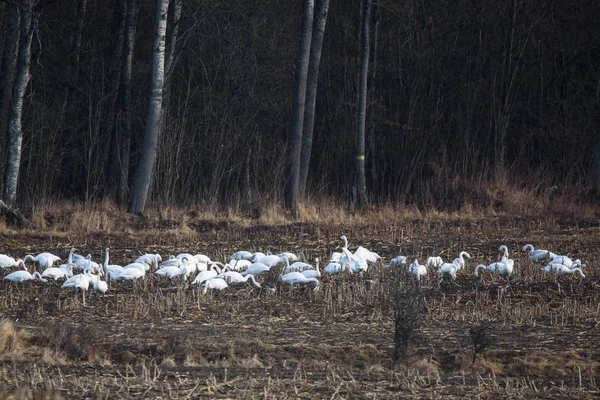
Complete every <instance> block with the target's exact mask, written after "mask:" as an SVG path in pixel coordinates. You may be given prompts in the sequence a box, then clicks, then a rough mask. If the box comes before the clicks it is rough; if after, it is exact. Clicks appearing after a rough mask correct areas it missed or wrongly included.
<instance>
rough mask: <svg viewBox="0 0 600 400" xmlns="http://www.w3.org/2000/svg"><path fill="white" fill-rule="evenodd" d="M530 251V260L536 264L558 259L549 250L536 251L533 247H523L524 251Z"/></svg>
mask: <svg viewBox="0 0 600 400" xmlns="http://www.w3.org/2000/svg"><path fill="white" fill-rule="evenodd" d="M528 250H529V259H530V260H531V261H533V262H534V263H536V264H541V263H543V262H546V261H548V260H551V259H553V258H554V257H556V254H554V253H552V252H551V251H548V250H535V249H534V248H533V245H531V244H526V245H525V246H523V251H528Z"/></svg>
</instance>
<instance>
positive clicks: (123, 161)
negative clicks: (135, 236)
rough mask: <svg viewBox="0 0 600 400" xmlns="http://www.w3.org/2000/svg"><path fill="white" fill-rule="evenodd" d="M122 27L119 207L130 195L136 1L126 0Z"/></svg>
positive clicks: (118, 116) (119, 115) (118, 121)
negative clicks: (132, 79)
mask: <svg viewBox="0 0 600 400" xmlns="http://www.w3.org/2000/svg"><path fill="white" fill-rule="evenodd" d="M125 7H126V11H125V27H124V33H123V51H122V55H121V58H122V59H121V73H120V77H119V91H118V95H117V98H118V100H117V113H116V115H117V121H116V130H117V131H116V142H117V146H116V147H117V149H118V151H117V154H118V162H117V165H116V167H117V168H116V169H117V171H118V180H117V182H116V183H117V187H118V189H117V201H118V203H119V204H125V203H126V202H127V196H128V195H129V160H130V152H131V119H132V111H131V72H132V69H133V57H134V52H135V31H136V14H137V8H136V2H135V0H126V5H125Z"/></svg>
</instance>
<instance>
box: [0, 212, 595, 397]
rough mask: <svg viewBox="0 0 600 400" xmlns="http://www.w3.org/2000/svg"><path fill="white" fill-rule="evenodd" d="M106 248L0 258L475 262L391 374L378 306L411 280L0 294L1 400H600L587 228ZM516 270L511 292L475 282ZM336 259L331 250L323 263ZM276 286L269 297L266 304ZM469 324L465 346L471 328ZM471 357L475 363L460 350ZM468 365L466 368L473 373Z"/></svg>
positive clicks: (413, 228) (180, 237) (289, 235)
mask: <svg viewBox="0 0 600 400" xmlns="http://www.w3.org/2000/svg"><path fill="white" fill-rule="evenodd" d="M158 225H159V226H153V227H151V229H147V230H144V229H142V228H143V227H138V228H139V229H138V230H136V231H134V232H130V231H123V232H113V233H111V234H109V235H101V234H87V235H79V236H70V235H66V234H63V233H59V232H50V233H43V232H41V233H40V232H34V231H18V232H5V233H3V234H2V249H1V252H3V253H7V254H10V255H13V256H15V257H16V256H18V257H22V256H24V255H25V254H35V253H37V252H41V251H50V252H53V253H55V254H57V255H60V256H61V257H66V255H67V253H68V251H69V249H70V248H71V247H73V246H74V247H77V248H78V250H79V252H80V253H81V254H87V253H91V254H92V255H93V256H94V259H97V260H99V259H101V254H102V251H103V250H104V248H105V247H110V249H111V260H113V261H114V262H115V263H118V264H125V263H128V262H131V261H133V259H135V257H137V256H138V255H139V252H140V251H141V252H159V253H160V254H163V255H168V254H177V253H179V252H190V253H203V254H206V255H208V256H209V257H211V259H213V260H226V259H227V258H228V256H229V255H230V254H232V253H233V252H234V251H236V250H240V249H245V250H250V251H263V252H265V251H267V250H270V251H272V252H273V253H278V252H281V251H292V252H298V251H302V252H303V253H304V255H305V256H306V258H307V259H308V260H310V261H312V260H313V259H314V258H315V257H319V258H320V259H321V260H327V259H328V258H329V255H330V254H331V253H332V252H333V251H336V248H337V247H338V246H339V244H340V241H339V240H338V238H339V236H340V235H341V234H345V235H346V236H347V237H348V239H349V241H350V245H349V248H350V249H351V250H352V249H354V248H356V247H357V246H359V245H362V246H365V247H367V248H369V249H371V250H373V251H376V252H377V253H378V254H379V255H381V256H382V257H383V259H384V262H385V260H390V259H391V258H392V257H394V256H396V255H399V254H402V255H406V256H407V257H408V259H409V262H410V261H412V259H413V258H415V257H416V258H418V259H419V260H420V261H421V262H423V261H425V259H426V258H427V256H432V255H441V256H442V257H443V258H444V259H445V260H452V259H453V258H454V257H456V256H457V255H458V253H459V252H460V251H461V250H465V251H468V252H469V253H470V254H471V255H472V256H473V258H472V259H471V260H470V261H469V262H468V264H467V267H466V269H465V270H462V271H460V272H459V274H458V278H457V279H456V281H450V280H444V281H443V282H441V283H440V282H439V279H438V277H437V276H435V277H434V276H431V272H430V275H429V277H428V279H426V280H425V281H424V282H423V283H422V284H421V285H420V287H419V288H417V289H414V290H415V293H418V296H419V298H422V299H423V304H424V305H425V307H424V309H423V312H422V314H421V315H420V326H419V328H418V329H417V330H416V332H415V335H414V337H413V338H412V341H411V344H410V346H409V347H408V351H407V354H406V357H405V359H404V360H402V361H401V362H399V363H398V364H397V365H396V366H393V365H392V358H391V354H392V350H393V348H394V309H393V305H392V301H391V293H392V292H393V291H394V290H395V287H397V286H398V285H399V283H398V282H409V283H408V284H406V285H404V286H407V287H408V285H410V287H412V286H413V280H412V277H410V276H409V275H408V273H407V272H406V271H405V269H406V268H404V267H398V269H397V270H394V269H393V268H394V267H393V268H392V269H391V270H388V269H385V268H384V267H383V264H376V265H373V266H372V267H370V268H369V270H368V272H367V274H366V275H365V277H364V278H362V279H360V278H358V276H356V275H352V276H351V275H348V274H345V275H338V276H332V277H323V278H322V279H321V289H320V290H319V291H316V292H312V291H310V290H309V289H307V288H302V287H296V288H293V289H290V287H289V286H287V285H283V284H281V283H280V282H279V281H278V272H279V270H280V269H277V271H272V272H271V273H270V275H267V276H264V277H260V279H259V280H260V282H261V283H262V284H263V285H262V289H258V288H256V287H253V286H250V285H248V286H241V287H239V288H229V289H228V290H225V291H223V292H220V293H213V294H206V295H204V294H202V293H201V291H200V290H199V288H197V287H192V286H191V285H189V283H184V282H181V281H177V280H174V281H173V283H170V282H169V281H168V280H166V279H162V278H160V277H158V276H154V275H152V276H148V277H147V278H146V279H145V280H144V281H143V282H142V283H141V284H136V285H133V284H131V283H127V282H125V283H121V282H119V283H112V284H111V288H110V290H109V292H108V293H107V294H106V295H105V296H96V295H94V294H89V295H88V296H87V298H86V303H85V305H84V303H83V300H82V297H81V294H79V295H76V294H75V292H73V291H72V290H64V289H63V290H61V289H60V283H55V282H48V283H40V282H37V281H36V282H29V283H25V284H21V285H15V284H11V283H9V282H7V281H2V282H1V283H0V317H1V318H3V319H4V322H3V323H2V324H1V325H0V348H1V349H2V352H1V353H0V354H1V356H0V359H1V361H0V388H1V390H2V394H0V397H2V398H5V397H7V396H9V395H16V396H17V397H20V398H39V399H42V398H83V397H90V398H143V399H149V398H167V399H174V398H240V399H241V398H307V399H309V398H310V399H314V398H403V399H404V398H415V399H417V398H419V399H420V398H494V399H495V398H539V399H546V398H573V399H587V398H598V397H599V396H600V389H599V387H598V380H599V379H600V349H599V347H598V343H599V342H600V285H599V281H600V273H599V272H598V265H599V260H598V258H599V255H598V249H599V248H600V229H599V226H598V223H597V222H595V221H578V220H527V219H517V218H499V217H496V218H486V219H480V220H477V219H469V220H459V219H457V220H447V219H436V220H412V221H399V222H393V223H390V224H389V225H387V226H375V225H365V226H352V227H345V226H333V225H319V224H309V223H296V224H287V225H278V226H248V225H244V224H239V223H215V222H203V221H190V222H189V223H188V225H189V227H190V231H187V230H186V231H185V232H180V231H179V230H178V229H177V228H173V225H174V226H177V224H172V223H170V222H169V221H164V222H163V223H161V224H158ZM525 243H532V244H534V246H536V247H540V248H544V249H550V250H552V251H554V252H556V253H559V254H569V255H571V256H573V257H574V258H579V259H581V260H582V261H583V262H584V263H585V264H586V265H587V266H586V268H585V269H584V271H585V274H586V277H585V278H584V279H581V278H579V277H577V276H562V277H558V278H557V277H554V276H548V275H545V274H543V273H541V272H540V271H539V266H537V265H534V264H533V263H531V262H530V261H529V260H528V258H527V253H525V252H523V251H521V248H522V247H523V245H524V244H525ZM501 244H505V245H507V246H508V247H509V249H510V250H511V252H512V253H511V257H512V258H514V259H515V273H514V277H513V279H512V280H511V281H510V282H507V281H506V280H505V279H500V278H493V277H491V276H490V275H488V274H483V278H482V279H480V278H476V277H475V276H473V270H474V267H475V266H476V265H477V264H479V263H483V264H489V263H491V262H493V261H495V260H497V256H498V252H497V249H498V246H499V245H501ZM337 250H338V251H339V249H337ZM270 289H274V290H270ZM477 327H480V329H479V330H478V332H479V333H478V334H479V336H478V339H476V338H474V334H473V333H472V332H474V331H473V329H472V328H477ZM477 340H479V342H480V344H481V347H482V348H480V349H479V351H478V354H475V350H474V349H475V344H474V341H477ZM473 360H474V361H473Z"/></svg>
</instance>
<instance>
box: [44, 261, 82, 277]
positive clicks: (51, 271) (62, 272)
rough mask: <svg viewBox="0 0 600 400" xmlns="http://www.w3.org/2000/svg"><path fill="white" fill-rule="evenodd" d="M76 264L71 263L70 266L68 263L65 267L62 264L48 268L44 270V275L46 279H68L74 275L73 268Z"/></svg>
mask: <svg viewBox="0 0 600 400" xmlns="http://www.w3.org/2000/svg"><path fill="white" fill-rule="evenodd" d="M74 266H75V264H71V266H70V267H69V265H68V264H66V266H64V267H63V266H62V265H61V266H60V267H59V268H56V267H50V268H46V269H45V270H44V272H42V277H43V278H46V279H54V280H55V281H57V280H59V279H68V278H70V277H71V276H73V271H72V269H71V268H73V267H74Z"/></svg>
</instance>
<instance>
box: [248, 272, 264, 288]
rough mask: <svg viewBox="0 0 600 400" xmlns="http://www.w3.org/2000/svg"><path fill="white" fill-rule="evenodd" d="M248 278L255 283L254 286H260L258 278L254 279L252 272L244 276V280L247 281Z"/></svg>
mask: <svg viewBox="0 0 600 400" xmlns="http://www.w3.org/2000/svg"><path fill="white" fill-rule="evenodd" d="M248 279H249V280H251V281H252V284H253V285H254V286H256V287H260V285H259V284H258V282H256V279H254V275H252V274H248V275H246V277H245V278H244V280H245V281H246V282H248Z"/></svg>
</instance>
